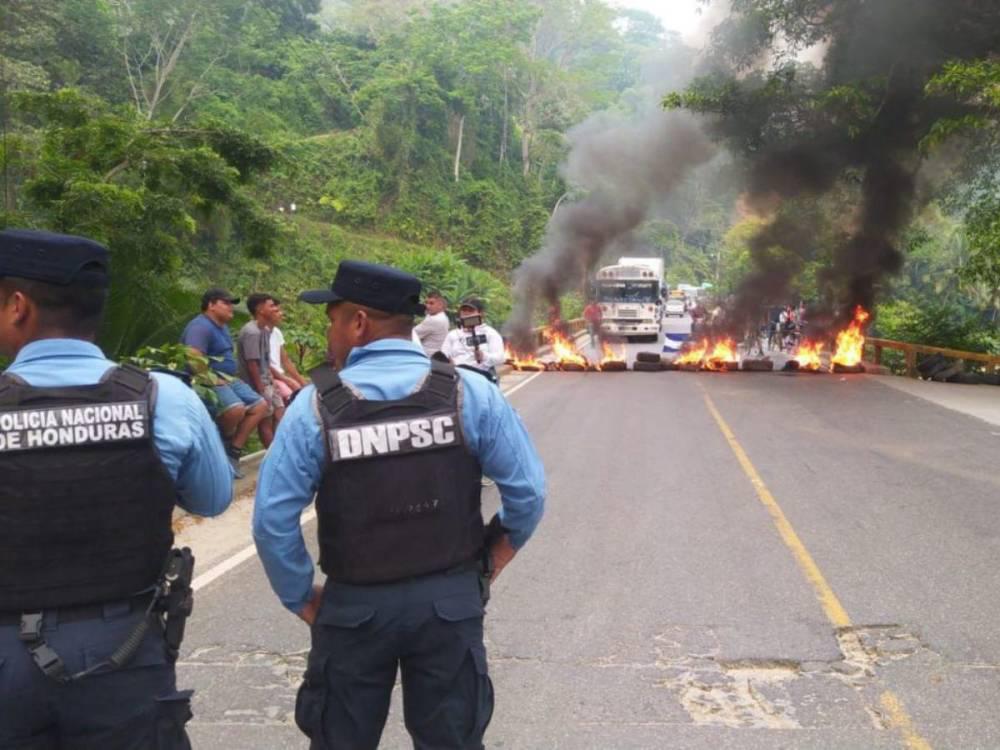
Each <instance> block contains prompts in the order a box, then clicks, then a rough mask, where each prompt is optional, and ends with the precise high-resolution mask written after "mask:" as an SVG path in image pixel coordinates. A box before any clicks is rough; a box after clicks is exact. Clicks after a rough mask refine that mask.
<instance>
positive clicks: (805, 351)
mask: <svg viewBox="0 0 1000 750" xmlns="http://www.w3.org/2000/svg"><path fill="white" fill-rule="evenodd" d="M821 351H823V342H821V341H816V342H812V341H803V342H802V343H801V344H799V347H798V349H796V350H795V354H793V355H792V359H794V360H795V361H796V362H798V363H799V367H800V368H802V369H803V370H818V369H819V368H820V367H821V366H822V365H823V361H822V360H821V359H820V356H819V354H820V352H821Z"/></svg>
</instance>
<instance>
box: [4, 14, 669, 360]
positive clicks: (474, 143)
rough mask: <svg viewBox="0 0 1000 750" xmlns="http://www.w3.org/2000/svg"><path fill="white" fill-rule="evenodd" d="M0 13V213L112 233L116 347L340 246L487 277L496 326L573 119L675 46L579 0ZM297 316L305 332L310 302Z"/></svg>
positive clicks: (644, 20)
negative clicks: (216, 292) (228, 291)
mask: <svg viewBox="0 0 1000 750" xmlns="http://www.w3.org/2000/svg"><path fill="white" fill-rule="evenodd" d="M0 16H2V24H0V25H2V28H3V29H4V33H3V35H2V36H0V65H2V75H0V80H2V82H3V85H4V91H3V100H2V105H3V107H4V112H3V122H4V128H5V133H4V136H3V146H2V148H3V150H2V152H0V160H2V168H3V178H2V185H3V201H2V206H0V208H2V209H3V212H2V214H0V225H18V226H34V227H45V228H52V229H56V230H60V231H66V232H76V233H81V234H85V235H88V236H91V237H94V238H96V239H99V240H101V241H103V242H106V243H108V244H109V246H110V247H111V249H112V251H113V253H114V266H115V275H116V284H115V294H114V299H113V304H112V309H111V314H110V315H109V318H108V326H107V332H106V336H105V338H104V341H103V342H102V343H103V344H104V345H105V348H106V349H108V350H109V351H111V352H113V353H127V352H131V351H134V350H136V349H137V348H138V347H139V346H141V345H143V344H149V343H159V342H161V341H168V340H171V339H172V338H173V337H174V336H175V335H176V333H177V331H178V329H179V326H180V324H181V323H182V322H183V320H184V319H185V318H186V317H189V316H190V315H191V314H192V311H196V310H197V305H196V300H197V297H198V295H199V294H200V291H201V290H202V289H203V288H205V287H206V286H207V285H208V284H210V283H213V284H216V283H217V284H222V285H227V286H231V287H232V288H233V289H234V290H235V291H237V292H239V293H242V294H246V293H247V292H249V291H255V290H256V291H259V290H267V291H271V292H272V293H276V294H278V295H279V296H289V297H291V296H294V294H295V293H296V292H297V291H298V290H300V289H302V288H308V287H313V286H316V285H321V284H325V283H327V282H328V280H329V278H330V276H331V274H332V273H333V270H334V269H335V267H336V264H337V262H339V260H340V259H341V258H344V257H363V258H369V259H375V260H384V261H391V262H393V263H395V264H396V265H399V266H401V267H403V268H406V269H407V270H411V271H413V272H416V273H418V274H419V275H420V276H421V277H422V278H423V279H424V280H425V283H426V284H427V285H428V286H431V287H437V288H440V289H442V290H443V291H444V292H445V293H446V294H448V295H449V296H450V297H451V298H452V299H457V298H459V297H461V296H463V295H466V294H469V293H472V292H475V293H478V294H480V295H482V296H484V297H485V298H486V299H487V301H488V303H489V305H490V314H491V317H492V318H493V319H494V321H496V322H502V320H503V319H504V318H505V317H506V314H507V311H508V310H509V306H510V295H509V273H510V271H511V269H512V268H514V267H515V266H516V265H517V264H518V263H519V262H520V261H521V260H522V259H523V258H524V257H525V256H526V255H528V254H530V253H531V252H532V251H533V250H535V249H536V248H537V247H538V245H539V243H540V241H541V237H542V234H543V232H544V228H545V224H546V221H547V219H548V217H549V215H550V213H551V211H552V210H553V208H554V207H555V206H556V204H557V203H558V201H559V199H560V198H561V197H562V196H563V195H564V193H565V192H566V185H565V184H564V182H563V180H562V178H561V177H560V175H559V171H558V166H559V163H560V161H561V160H562V158H563V155H564V153H565V145H564V139H563V135H564V133H565V131H566V130H567V129H568V128H569V127H571V126H572V125H573V124H575V123H577V122H579V121H581V120H583V119H584V118H585V117H586V116H587V114H588V113H590V112H592V111H594V110H597V109H602V108H607V107H614V106H619V105H621V104H622V103H625V104H626V105H627V102H628V97H629V96H630V92H632V91H633V89H634V88H635V87H636V86H637V84H638V81H639V77H640V69H641V66H642V65H643V62H644V60H646V59H647V58H648V57H649V56H650V55H656V54H665V53H670V52H671V51H676V50H677V49H679V48H680V45H679V42H678V41H677V39H676V37H674V36H670V35H667V34H666V33H665V32H664V31H663V29H662V27H661V26H660V25H659V23H658V22H657V21H656V20H655V19H654V18H652V17H651V16H648V15H646V14H642V13H635V12H631V11H624V12H620V11H617V10H613V9H612V8H610V7H609V6H608V5H607V4H606V3H603V2H597V1H588V2H583V3H581V2H578V1H577V0H465V1H464V2H451V3H441V4H433V3H429V2H413V1H412V0H411V1H410V2H403V1H402V0H393V2H385V1H384V0H354V1H351V2H328V3H326V4H325V5H323V4H321V2H320V0H212V1H211V2H203V0H11V1H10V2H5V3H4V4H3V7H2V8H0ZM289 307H290V308H291V307H292V306H289ZM289 312H290V313H291V316H290V317H291V320H290V322H289V327H290V328H292V329H296V328H298V327H299V326H300V325H304V323H305V322H304V321H301V320H298V319H297V317H298V316H299V315H307V314H309V313H307V312H306V311H295V310H289Z"/></svg>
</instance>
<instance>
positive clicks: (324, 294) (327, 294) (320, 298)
mask: <svg viewBox="0 0 1000 750" xmlns="http://www.w3.org/2000/svg"><path fill="white" fill-rule="evenodd" d="M343 301H344V298H343V297H341V296H340V295H339V294H337V293H335V292H334V291H333V290H331V289H313V290H311V291H308V292H302V294H300V295H299V302H308V303H309V304H310V305H328V304H330V303H331V302H343Z"/></svg>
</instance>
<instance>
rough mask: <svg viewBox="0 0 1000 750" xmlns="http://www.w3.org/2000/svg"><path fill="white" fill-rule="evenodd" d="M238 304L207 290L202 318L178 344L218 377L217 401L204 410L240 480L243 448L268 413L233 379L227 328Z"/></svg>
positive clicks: (252, 392) (219, 291) (253, 393)
mask: <svg viewBox="0 0 1000 750" xmlns="http://www.w3.org/2000/svg"><path fill="white" fill-rule="evenodd" d="M239 301H240V300H239V298H238V297H234V296H233V295H231V294H230V293H229V292H227V291H226V290H225V289H218V288H212V289H209V290H208V291H206V292H205V293H204V294H203V295H202V297H201V315H199V316H197V317H196V318H194V319H193V320H191V322H190V323H188V324H187V326H186V327H185V328H184V333H182V334H181V343H182V344H185V345H187V346H188V347H189V348H190V349H192V350H193V352H194V353H195V354H197V355H200V356H204V357H208V358H209V367H210V368H211V369H212V371H213V372H214V373H215V374H216V375H217V376H218V377H217V382H216V385H215V387H214V390H215V395H216V398H217V400H218V401H217V403H214V404H206V406H208V410H209V412H211V413H212V416H213V417H215V419H216V422H217V423H218V425H219V431H220V432H221V433H222V440H223V442H224V443H225V444H226V453H227V454H228V456H229V463H230V464H231V465H232V467H233V471H234V472H235V473H236V476H237V477H240V476H242V474H241V472H240V456H241V455H242V454H243V446H245V445H246V442H247V439H248V438H249V437H250V435H251V434H252V433H253V431H254V430H255V429H256V428H257V425H258V424H260V422H261V420H262V419H264V418H265V417H266V416H267V412H268V408H267V403H266V402H265V401H264V399H263V398H261V396H260V394H258V393H257V392H256V391H255V390H254V389H253V388H251V387H250V386H249V385H247V384H246V383H245V382H244V381H242V380H240V379H239V378H238V377H236V359H235V358H234V357H233V339H232V337H231V336H230V335H229V329H228V328H227V327H226V326H227V325H228V323H229V321H231V320H232V319H233V305H235V304H236V303H237V302H239Z"/></svg>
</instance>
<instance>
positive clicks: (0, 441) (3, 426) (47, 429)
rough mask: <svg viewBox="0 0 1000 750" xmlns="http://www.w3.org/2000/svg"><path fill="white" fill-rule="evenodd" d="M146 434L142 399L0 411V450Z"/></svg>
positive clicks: (24, 448)
mask: <svg viewBox="0 0 1000 750" xmlns="http://www.w3.org/2000/svg"><path fill="white" fill-rule="evenodd" d="M147 434H148V419H147V415H146V403H145V402H143V401H128V402H123V403H116V404H94V405H87V406H56V407H51V408H47V409H19V410H17V411H8V412H2V413H0V451H15V450H30V449H32V448H55V447H61V446H69V445H93V444H99V443H115V442H120V441H123V440H137V439H140V438H144V437H146V435H147Z"/></svg>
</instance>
